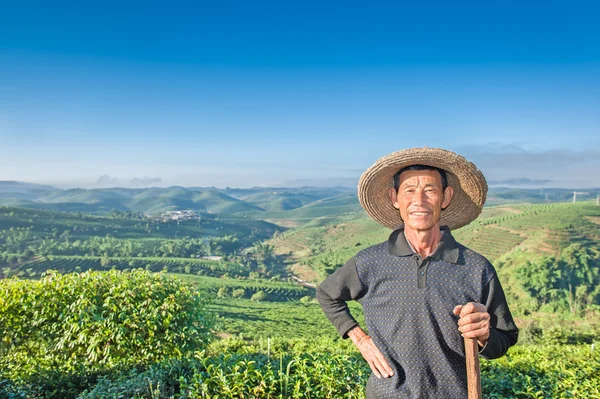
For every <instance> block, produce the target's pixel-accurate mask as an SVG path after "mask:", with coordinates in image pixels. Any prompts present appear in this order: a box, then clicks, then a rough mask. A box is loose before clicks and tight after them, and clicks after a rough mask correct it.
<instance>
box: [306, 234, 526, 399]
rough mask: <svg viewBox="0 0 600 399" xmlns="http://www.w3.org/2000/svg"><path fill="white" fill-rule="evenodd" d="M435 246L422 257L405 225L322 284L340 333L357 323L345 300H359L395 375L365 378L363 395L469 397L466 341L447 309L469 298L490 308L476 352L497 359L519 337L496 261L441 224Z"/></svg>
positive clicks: (379, 397)
mask: <svg viewBox="0 0 600 399" xmlns="http://www.w3.org/2000/svg"><path fill="white" fill-rule="evenodd" d="M441 233H442V236H441V240H440V243H439V244H438V246H437V248H436V250H435V251H434V252H433V253H432V254H431V255H429V256H428V257H426V258H424V259H423V258H422V257H421V256H420V255H419V254H417V253H415V251H414V250H413V249H412V248H411V246H410V244H409V243H408V241H407V240H406V237H405V235H404V232H403V230H396V231H394V232H392V234H391V235H390V237H389V239H388V241H387V242H384V243H381V244H378V245H374V246H371V247H369V248H366V249H364V250H362V251H360V252H359V253H358V254H357V255H356V256H354V257H353V258H351V259H350V260H349V261H348V262H346V264H345V265H344V266H342V267H341V268H339V269H338V270H336V271H335V272H334V273H333V274H331V275H330V276H329V277H328V278H327V279H325V281H323V282H322V283H321V284H320V285H319V287H317V298H318V299H319V302H320V304H321V307H322V308H323V311H324V312H325V315H326V316H327V317H328V318H329V320H330V321H331V322H332V323H333V325H334V326H335V327H336V329H337V330H338V332H339V333H340V335H341V336H342V337H343V338H347V333H348V331H350V330H351V329H352V328H354V327H355V326H356V325H358V323H357V322H356V320H355V319H354V318H353V317H352V315H351V314H350V312H349V310H348V306H347V305H346V302H347V301H350V300H357V301H358V302H360V303H361V304H362V305H363V310H364V315H365V321H366V324H367V329H368V331H369V335H370V336H371V338H372V339H373V342H374V343H375V345H376V346H377V347H378V348H379V350H380V351H381V352H382V353H383V355H384V357H385V358H386V360H387V361H388V363H389V364H390V366H391V367H392V369H393V370H394V376H392V377H390V378H385V379H377V378H374V377H373V376H371V378H370V379H369V382H368V383H367V398H369V399H375V398H377V399H384V398H462V397H466V396H467V391H466V368H465V355H464V344H463V339H462V336H461V335H460V332H459V331H458V324H457V322H458V317H457V316H455V315H454V314H453V313H452V311H453V309H454V307H455V306H456V305H463V304H466V303H467V302H479V303H483V304H484V305H485V306H486V308H487V310H488V312H489V313H490V316H491V320H490V325H491V328H490V337H489V339H488V342H487V343H486V345H485V347H483V348H481V350H480V355H481V356H482V357H485V358H490V359H492V358H497V357H500V356H502V355H504V354H505V353H506V351H507V350H508V348H509V347H510V346H512V345H514V344H515V343H516V341H517V337H518V330H517V327H516V325H515V323H514V321H513V318H512V316H511V314H510V310H509V309H508V305H507V303H506V299H505V296H504V292H503V290H502V287H501V285H500V282H499V280H498V277H497V275H496V271H495V270H494V267H493V266H492V265H491V264H490V263H489V262H488V261H487V259H485V258H484V257H483V256H481V255H479V254H477V253H476V252H474V251H472V250H470V249H468V248H466V247H465V246H463V245H461V244H459V243H457V242H456V241H455V240H454V237H452V234H451V233H450V230H449V229H448V228H447V227H445V226H444V227H442V228H441Z"/></svg>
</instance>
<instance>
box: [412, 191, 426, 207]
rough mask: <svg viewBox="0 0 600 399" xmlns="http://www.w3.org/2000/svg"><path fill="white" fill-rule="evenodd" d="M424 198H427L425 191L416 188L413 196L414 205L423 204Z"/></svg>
mask: <svg viewBox="0 0 600 399" xmlns="http://www.w3.org/2000/svg"><path fill="white" fill-rule="evenodd" d="M424 198H425V191H423V190H416V191H415V193H414V195H413V198H412V203H413V205H422V204H423V202H424Z"/></svg>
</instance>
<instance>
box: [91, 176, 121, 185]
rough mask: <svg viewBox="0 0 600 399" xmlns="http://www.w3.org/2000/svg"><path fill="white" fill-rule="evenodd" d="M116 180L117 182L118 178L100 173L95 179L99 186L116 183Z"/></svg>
mask: <svg viewBox="0 0 600 399" xmlns="http://www.w3.org/2000/svg"><path fill="white" fill-rule="evenodd" d="M118 182H119V179H116V178H114V177H110V176H109V175H102V176H100V177H99V178H98V180H96V184H98V185H99V186H110V185H114V184H118Z"/></svg>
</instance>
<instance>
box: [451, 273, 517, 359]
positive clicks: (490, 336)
mask: <svg viewBox="0 0 600 399" xmlns="http://www.w3.org/2000/svg"><path fill="white" fill-rule="evenodd" d="M482 302H485V305H484V304H481V303H473V302H470V303H468V304H466V305H464V306H462V305H459V306H456V307H455V308H454V313H455V314H456V315H459V316H460V319H459V320H458V325H459V331H460V332H461V333H462V335H463V337H465V338H477V341H478V343H479V346H480V347H481V349H480V351H479V354H480V355H481V356H482V357H484V358H486V359H496V358H499V357H501V356H503V355H504V354H505V353H506V352H507V351H508V348H510V347H511V346H512V345H514V344H516V343H517V339H518V337H519V330H518V328H517V326H516V324H515V322H514V320H513V318H512V315H511V313H510V310H509V308H508V304H507V303H506V297H505V296H504V291H503V290H502V286H501V285H500V280H498V276H497V275H496V274H494V277H493V278H492V279H491V280H490V281H489V282H488V284H487V285H486V286H485V288H484V290H483V294H482Z"/></svg>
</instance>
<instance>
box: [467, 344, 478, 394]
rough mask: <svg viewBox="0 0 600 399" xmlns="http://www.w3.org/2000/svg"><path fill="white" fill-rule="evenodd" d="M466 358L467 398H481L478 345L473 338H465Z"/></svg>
mask: <svg viewBox="0 0 600 399" xmlns="http://www.w3.org/2000/svg"><path fill="white" fill-rule="evenodd" d="M465 357H466V358H467V387H468V390H469V391H468V392H469V396H468V398H469V399H481V374H480V371H479V345H478V344H477V339H475V338H465Z"/></svg>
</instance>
